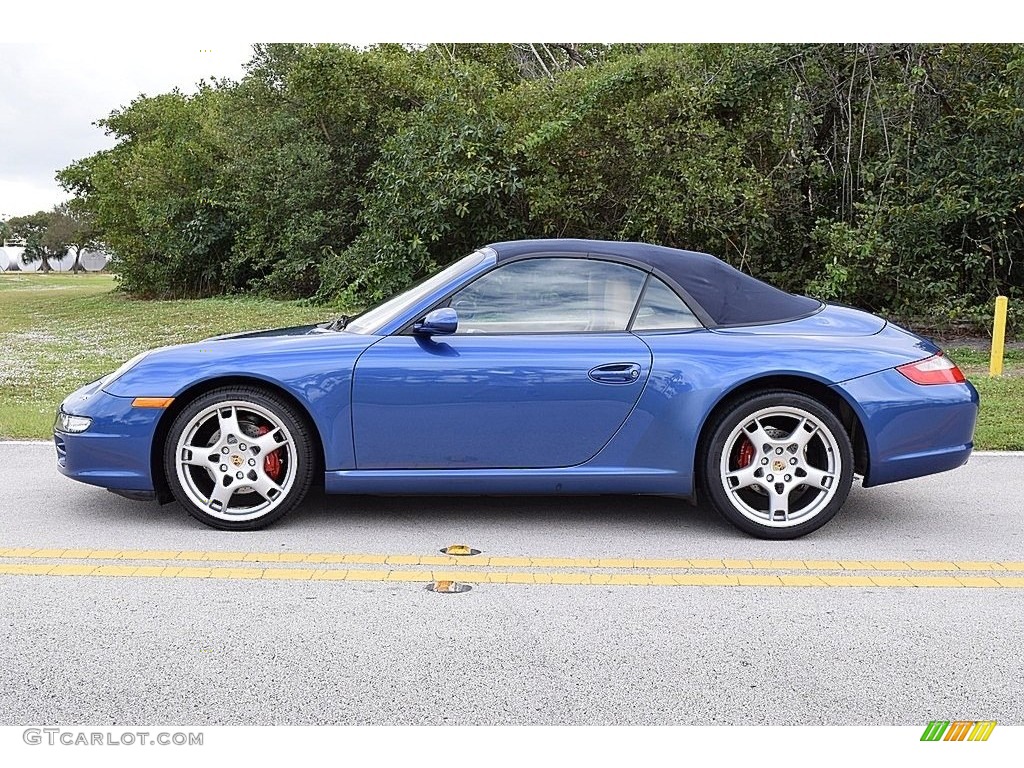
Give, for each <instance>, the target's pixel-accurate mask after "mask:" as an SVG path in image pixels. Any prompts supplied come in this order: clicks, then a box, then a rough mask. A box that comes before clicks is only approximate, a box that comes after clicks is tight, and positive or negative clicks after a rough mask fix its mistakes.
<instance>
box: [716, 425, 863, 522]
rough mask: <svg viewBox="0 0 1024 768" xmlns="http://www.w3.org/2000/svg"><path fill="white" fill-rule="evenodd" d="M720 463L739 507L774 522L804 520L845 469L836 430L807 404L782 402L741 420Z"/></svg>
mask: <svg viewBox="0 0 1024 768" xmlns="http://www.w3.org/2000/svg"><path fill="white" fill-rule="evenodd" d="M747 441H749V446H747V445H745V443H746V442H747ZM744 462H745V463H744ZM719 468H720V474H719V476H720V477H721V482H722V486H723V487H724V488H725V492H726V495H727V496H728V498H729V501H730V502H731V503H732V505H733V507H734V508H735V509H736V510H737V511H738V512H739V513H740V514H742V515H743V516H744V517H746V518H748V519H749V520H751V521H753V522H755V523H757V524H759V525H764V526H769V527H772V528H789V527H792V526H795V525H800V524H802V523H805V522H807V521H808V520H810V519H811V518H813V517H814V516H815V515H817V514H818V513H820V512H821V511H822V510H823V509H825V507H827V506H828V504H829V502H830V501H831V500H832V498H833V497H834V496H835V495H836V492H837V490H838V489H839V486H840V482H839V480H840V476H841V475H842V470H843V467H842V454H841V452H840V450H839V444H838V441H837V440H836V437H835V435H833V434H832V431H831V430H830V429H829V428H828V427H827V426H825V424H823V423H822V421H821V420H820V419H819V418H817V417H816V416H814V415H813V414H811V413H809V412H807V411H805V410H803V409H802V408H796V407H791V406H782V405H777V406H770V407H768V408H762V409H761V410H759V411H756V412H754V413H752V414H750V415H749V416H748V417H746V418H745V419H744V420H743V421H742V422H740V423H739V424H738V425H737V426H736V427H735V429H733V430H732V432H730V433H729V436H728V437H727V438H726V440H725V447H724V448H723V450H722V456H721V459H720V462H719Z"/></svg>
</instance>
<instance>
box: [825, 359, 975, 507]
mask: <svg viewBox="0 0 1024 768" xmlns="http://www.w3.org/2000/svg"><path fill="white" fill-rule="evenodd" d="M836 388H837V389H840V390H841V391H842V392H844V393H845V394H846V399H847V401H848V402H850V403H851V404H853V405H854V407H855V408H856V410H857V411H858V413H859V416H860V418H861V423H862V424H863V426H864V433H865V439H866V440H867V444H868V471H867V473H866V474H865V476H864V483H863V484H864V486H865V487H870V486H873V485H882V484H884V483H894V482H896V481H898V480H908V479H910V478H913V477H922V476H924V475H931V474H935V473H936V472H945V471H947V470H950V469H955V468H957V467H959V466H961V465H963V464H965V463H966V462H967V459H968V458H969V457H970V455H971V451H972V450H973V448H974V425H975V422H976V421H977V419H978V402H979V401H978V391H977V390H976V389H975V388H974V386H973V385H972V384H971V383H970V382H964V383H963V384H939V385H934V386H921V385H919V384H915V383H914V382H912V381H910V380H909V379H907V377H906V376H904V375H903V374H901V373H900V372H899V371H896V370H894V369H889V370H885V371H880V372H879V373H873V374H871V375H869V376H861V377H859V378H856V379H851V380H850V381H845V382H843V383H842V384H839V385H836Z"/></svg>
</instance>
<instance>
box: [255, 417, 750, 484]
mask: <svg viewBox="0 0 1024 768" xmlns="http://www.w3.org/2000/svg"><path fill="white" fill-rule="evenodd" d="M269 431H270V427H260V428H259V432H258V434H261V435H265V434H267V432H269ZM750 447H751V450H753V447H754V446H750ZM280 453H281V449H280V448H278V449H277V450H274V451H271V452H270V453H268V454H267V458H266V459H264V460H263V471H264V472H266V473H267V474H268V475H269V476H270V479H271V480H273V481H274V482H275V483H276V482H277V481H278V480H279V479H280V478H281V456H280ZM750 455H751V457H753V455H754V454H753V453H751V454H750Z"/></svg>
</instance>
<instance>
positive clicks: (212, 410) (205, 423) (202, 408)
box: [164, 387, 315, 530]
mask: <svg viewBox="0 0 1024 768" xmlns="http://www.w3.org/2000/svg"><path fill="white" fill-rule="evenodd" d="M314 465H315V462H314V458H313V449H312V441H311V439H310V435H309V430H308V427H307V426H306V422H305V420H304V419H303V417H302V415H301V414H299V413H297V412H296V410H295V408H294V407H293V406H292V405H291V404H289V403H287V402H286V401H284V400H283V399H281V398H280V397H278V396H276V395H274V394H272V393H270V392H266V391H264V390H262V389H258V388H255V387H225V388H221V389H215V390H212V391H210V392H207V393H206V394H204V395H202V396H200V397H198V398H197V399H196V400H194V401H193V402H191V403H189V404H188V405H186V406H185V408H184V410H182V412H181V413H179V414H178V416H177V418H176V419H175V420H174V423H173V424H172V425H171V429H170V431H169V432H168V434H167V441H166V443H165V444H164V471H165V473H166V477H167V482H168V484H169V485H170V488H171V492H172V493H173V494H174V497H175V499H177V500H178V502H179V503H180V504H181V505H182V506H183V507H185V509H187V510H188V513H189V514H190V515H192V516H193V517H195V518H196V519H198V520H200V521H202V522H203V523H205V524H206V525H209V526H211V527H213V528H220V529H222V530H255V529H257V528H262V527H264V526H266V525H269V524H270V523H272V522H274V521H275V520H278V519H280V518H281V517H282V516H284V515H285V514H286V513H287V512H288V511H289V510H291V509H292V508H293V507H295V506H296V505H297V504H298V503H299V502H301V501H302V499H303V497H304V496H305V495H306V492H307V491H308V490H309V487H310V485H311V484H312V481H313V472H314Z"/></svg>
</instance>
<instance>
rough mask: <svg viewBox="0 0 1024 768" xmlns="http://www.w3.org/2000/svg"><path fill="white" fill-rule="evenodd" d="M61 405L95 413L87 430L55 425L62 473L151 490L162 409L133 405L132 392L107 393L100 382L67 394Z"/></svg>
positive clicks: (85, 480) (67, 409) (122, 488)
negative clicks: (155, 437) (124, 394)
mask: <svg viewBox="0 0 1024 768" xmlns="http://www.w3.org/2000/svg"><path fill="white" fill-rule="evenodd" d="M60 409H61V411H62V412H64V413H67V414H72V415H75V416H87V417H89V418H91V419H92V423H91V424H90V425H89V428H88V429H87V430H85V431H84V432H79V433H70V432H64V431H61V430H60V429H55V430H54V434H53V441H54V445H55V447H56V449H57V469H58V470H60V472H61V474H63V475H66V476H67V477H70V478H71V479H72V480H78V481H80V482H83V483H89V484H90V485H98V486H101V487H103V488H109V489H111V490H119V491H133V492H140V493H146V492H149V493H152V492H153V490H154V488H153V476H152V471H151V468H150V456H151V455H152V447H153V435H154V433H155V431H156V425H157V422H158V421H159V420H160V416H161V415H162V414H163V413H164V412H163V411H162V410H160V409H155V408H133V407H132V398H128V397H116V396H114V395H110V394H107V393H106V392H104V391H103V390H102V389H101V388H100V383H99V382H93V383H92V384H87V385H85V386H84V387H82V388H81V389H79V390H77V391H76V392H74V393H72V394H71V395H69V396H68V397H67V398H66V399H65V400H64V402H63V403H61V406H60ZM58 422H59V419H58Z"/></svg>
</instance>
